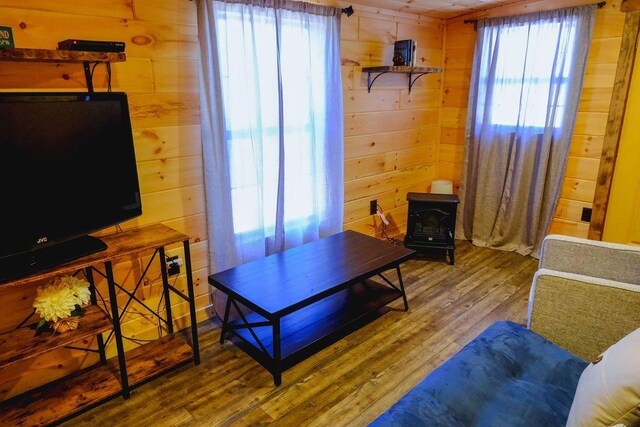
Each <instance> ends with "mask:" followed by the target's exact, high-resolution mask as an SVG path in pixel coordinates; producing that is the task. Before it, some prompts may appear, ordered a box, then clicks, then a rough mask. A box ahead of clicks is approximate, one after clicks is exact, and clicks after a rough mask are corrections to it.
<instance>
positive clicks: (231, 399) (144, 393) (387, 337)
mask: <svg viewBox="0 0 640 427" xmlns="http://www.w3.org/2000/svg"><path fill="white" fill-rule="evenodd" d="M455 254H456V263H455V265H453V266H452V265H449V264H448V263H447V262H446V261H444V260H442V259H429V258H426V257H416V258H413V259H411V260H409V261H407V262H405V263H404V264H403V265H402V274H403V279H404V283H405V288H406V291H407V297H408V301H409V311H408V312H405V311H403V310H402V302H401V301H394V302H393V303H392V304H390V306H389V307H390V308H389V311H388V312H387V313H385V314H384V315H383V316H381V317H380V318H378V319H376V320H374V321H373V322H371V323H370V324H368V325H365V326H364V327H362V328H361V329H358V330H357V331H355V332H353V333H351V334H350V335H348V336H346V337H345V338H343V339H341V340H339V341H337V342H336V343H334V344H333V345H331V346H329V347H327V348H325V349H324V350H322V351H320V352H318V353H316V354H314V355H312V356H311V357H310V358H308V359H306V360H304V361H302V362H300V363H299V364H297V365H295V366H293V367H291V368H290V369H288V370H287V371H285V372H284V374H283V382H282V385H281V386H279V387H275V386H274V385H273V378H272V376H271V374H269V373H268V372H267V371H266V370H265V369H264V368H263V367H262V366H260V365H259V364H258V363H257V362H255V361H254V360H253V359H252V358H250V357H249V356H247V355H246V354H245V353H244V352H242V351H241V350H239V349H238V348H236V347H235V346H234V345H232V344H231V343H229V342H225V344H223V345H220V343H219V342H218V339H219V334H220V322H219V320H218V319H211V320H209V321H205V322H203V323H201V324H200V325H199V331H200V344H201V359H202V363H201V364H200V365H199V366H193V365H187V366H184V367H181V368H179V369H177V370H175V371H172V372H170V373H168V374H167V375H164V376H162V377H160V378H158V379H156V380H154V381H151V382H149V383H148V384H144V385H142V386H140V387H139V388H137V389H135V390H134V391H133V393H132V395H131V397H130V398H129V399H128V400H126V401H125V400H123V399H122V398H116V399H113V400H111V401H109V402H107V403H105V404H103V405H101V406H99V407H97V408H95V409H92V410H91V411H89V412H86V413H84V414H81V415H79V416H77V417H76V418H74V419H71V420H69V421H67V422H66V423H65V424H64V425H66V426H89V425H130V426H136V425H143V424H141V420H144V423H146V425H154V426H155V425H162V426H178V425H180V426H254V425H269V424H273V425H276V426H284V425H287V426H288V425H296V426H297V425H299V426H307V425H311V426H364V425H366V424H367V423H369V422H370V421H371V420H373V419H374V418H376V417H377V416H378V415H379V414H380V413H382V412H384V411H385V410H386V409H388V408H389V407H390V406H391V405H392V404H393V403H395V402H396V401H397V400H398V399H399V398H400V397H401V396H402V395H404V394H405V393H406V392H407V391H408V390H410V389H411V388H412V387H413V386H415V385H416V384H417V383H419V382H420V381H421V380H422V379H423V378H424V377H425V376H426V375H428V373H429V372H431V371H432V370H433V369H435V368H437V367H438V366H440V365H441V364H442V363H443V362H444V361H445V360H447V359H448V358H449V357H451V355H453V354H455V353H456V352H457V351H459V350H460V349H461V348H462V347H463V346H464V345H466V344H467V343H468V342H469V341H470V340H472V339H473V338H474V337H475V336H476V335H477V334H478V333H480V332H481V331H482V330H484V329H485V328H486V327H487V326H489V325H490V324H491V323H493V322H495V321H497V320H504V319H508V320H513V321H515V322H518V323H524V322H526V310H527V304H528V298H529V289H530V286H531V280H532V278H533V275H534V273H535V270H536V268H537V260H536V259H534V258H531V257H523V256H521V255H518V254H516V253H509V252H502V251H494V250H491V249H486V248H478V247H475V246H473V245H471V244H469V243H468V242H466V241H456V250H455ZM388 277H389V278H390V279H391V280H392V281H394V280H395V279H396V277H395V273H393V272H389V274H388Z"/></svg>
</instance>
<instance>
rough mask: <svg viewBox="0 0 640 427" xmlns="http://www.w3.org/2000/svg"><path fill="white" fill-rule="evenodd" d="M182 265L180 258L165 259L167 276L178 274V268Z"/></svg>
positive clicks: (175, 256) (176, 256)
mask: <svg viewBox="0 0 640 427" xmlns="http://www.w3.org/2000/svg"><path fill="white" fill-rule="evenodd" d="M182 264H183V262H182V258H180V257H179V256H178V255H174V256H170V257H167V275H168V276H169V277H171V276H175V275H176V274H180V266H181V265H182Z"/></svg>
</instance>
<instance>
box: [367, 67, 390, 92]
mask: <svg viewBox="0 0 640 427" xmlns="http://www.w3.org/2000/svg"><path fill="white" fill-rule="evenodd" d="M388 72H389V71H381V72H379V73H378V75H376V76H375V77H374V78H373V80H371V71H368V72H367V93H371V86H373V82H375V81H376V80H377V79H378V77H380V76H381V75H383V74H387V73H388Z"/></svg>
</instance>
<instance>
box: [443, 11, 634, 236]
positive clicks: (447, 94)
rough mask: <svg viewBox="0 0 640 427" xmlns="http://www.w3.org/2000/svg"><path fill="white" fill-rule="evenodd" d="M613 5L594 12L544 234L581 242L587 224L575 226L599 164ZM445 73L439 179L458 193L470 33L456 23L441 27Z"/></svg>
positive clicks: (611, 62)
mask: <svg viewBox="0 0 640 427" xmlns="http://www.w3.org/2000/svg"><path fill="white" fill-rule="evenodd" d="M619 6H620V2H619V0H614V1H608V2H607V4H606V6H605V7H604V8H602V9H598V11H597V14H596V26H595V31H594V34H593V40H592V43H591V47H590V52H589V57H588V60H587V69H586V74H585V81H584V87H583V91H582V95H581V99H580V105H579V109H578V117H577V121H576V127H575V132H574V137H573V140H572V142H571V149H570V154H569V159H568V163H567V168H566V171H565V178H564V182H563V187H562V193H561V196H560V197H561V198H560V200H559V203H558V208H557V210H556V213H555V218H554V221H553V223H552V225H551V229H550V230H549V231H550V232H551V233H559V234H565V235H570V236H578V237H587V232H588V229H589V223H588V222H583V221H581V214H582V208H583V207H587V208H590V207H592V203H593V197H594V193H595V184H596V178H597V173H598V166H599V164H600V154H601V150H602V142H603V139H604V132H605V127H606V123H607V113H608V111H609V103H610V100H611V93H612V89H613V83H614V77H615V70H616V64H617V61H618V53H619V51H620V43H621V40H622V29H623V25H624V13H621V12H620V9H619ZM445 40H446V43H445V72H444V94H443V101H442V102H443V109H442V129H441V144H440V147H439V148H440V149H439V156H440V157H439V164H438V165H439V168H438V171H439V178H442V179H451V180H452V181H453V182H454V186H455V187H456V188H458V185H459V181H460V175H461V169H462V160H463V151H464V131H465V124H466V109H467V98H468V93H469V82H470V78H471V68H472V65H473V49H474V44H475V31H474V28H473V25H472V24H464V23H463V22H462V21H461V20H456V21H452V22H448V23H447V25H446V27H445Z"/></svg>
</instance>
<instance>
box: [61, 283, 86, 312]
mask: <svg viewBox="0 0 640 427" xmlns="http://www.w3.org/2000/svg"><path fill="white" fill-rule="evenodd" d="M62 281H63V282H66V283H67V286H68V287H69V288H70V289H71V291H72V292H73V294H74V295H75V296H76V298H78V300H77V302H76V304H78V305H79V306H81V307H82V306H83V305H85V304H88V303H89V300H90V299H91V291H90V290H89V282H87V281H86V280H83V279H78V278H77V277H73V276H66V277H63V278H62Z"/></svg>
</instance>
